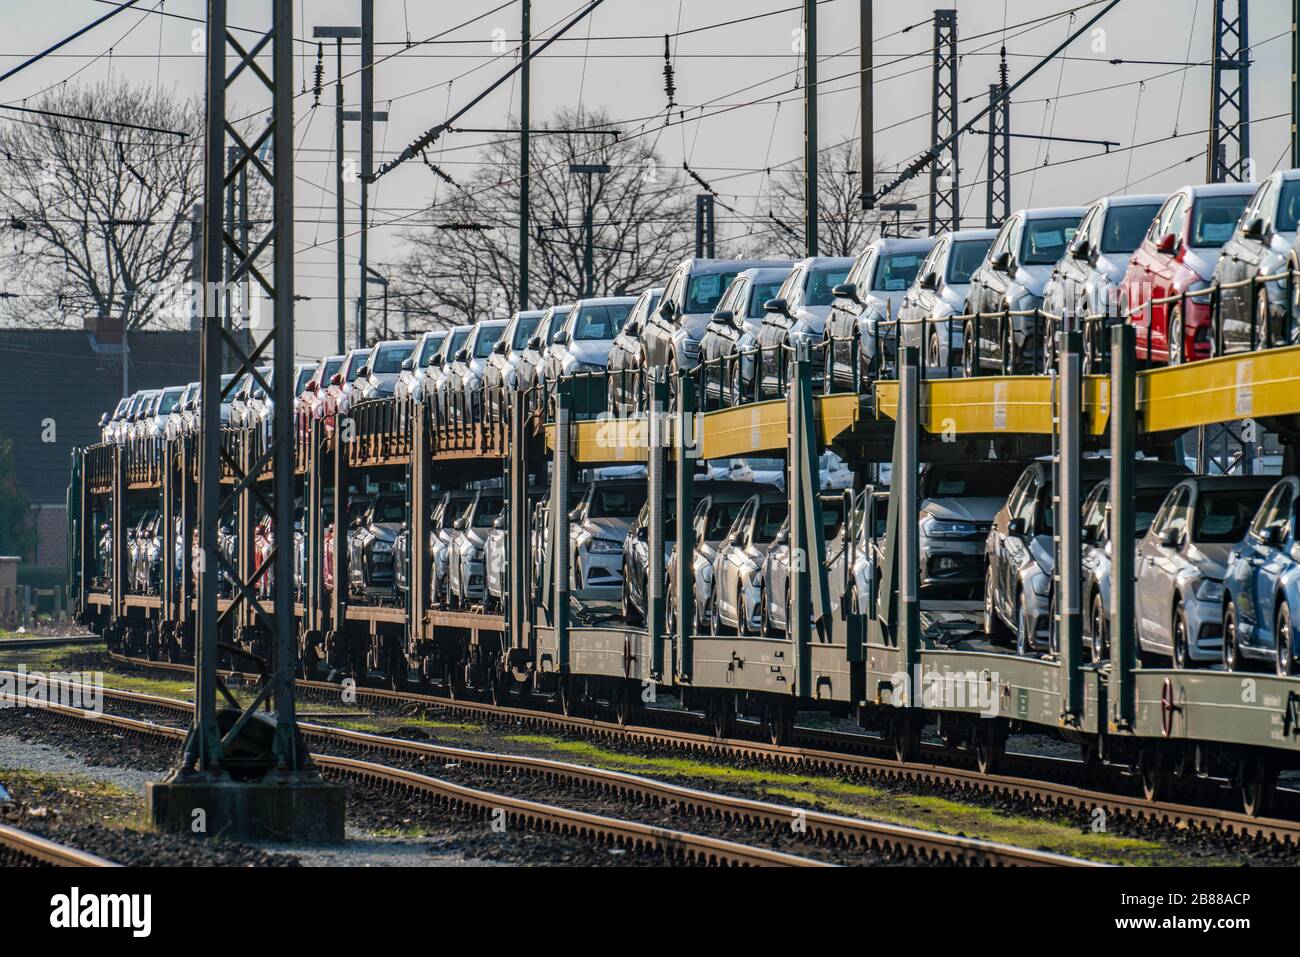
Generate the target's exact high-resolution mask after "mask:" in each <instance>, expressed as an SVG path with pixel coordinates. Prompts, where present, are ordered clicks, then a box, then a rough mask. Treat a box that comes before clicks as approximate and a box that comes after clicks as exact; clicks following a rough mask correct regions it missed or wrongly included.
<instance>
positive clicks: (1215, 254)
mask: <svg viewBox="0 0 1300 957" xmlns="http://www.w3.org/2000/svg"><path fill="white" fill-rule="evenodd" d="M1254 191H1255V187H1254V185H1253V184H1251V183H1211V184H1208V185H1203V186H1184V187H1183V188H1182V189H1180V190H1178V191H1177V192H1176V193H1173V194H1172V195H1170V197H1169V198H1168V199H1167V200H1165V203H1164V205H1163V206H1161V207H1160V212H1159V213H1157V214H1156V218H1155V219H1154V220H1153V221H1152V223H1151V226H1150V228H1148V230H1147V234H1146V237H1145V238H1144V239H1143V240H1142V244H1141V245H1140V246H1138V249H1137V252H1135V253H1134V254H1133V258H1132V259H1130V260H1129V265H1128V270H1127V272H1126V273H1125V274H1124V282H1123V285H1122V286H1121V288H1120V291H1119V312H1120V315H1121V316H1124V317H1127V321H1128V322H1129V324H1130V325H1132V326H1133V327H1134V329H1135V335H1136V338H1137V356H1138V358H1139V359H1143V360H1146V361H1147V362H1152V363H1161V364H1163V363H1168V364H1169V365H1178V364H1179V363H1182V362H1188V361H1191V360H1194V359H1205V358H1208V357H1209V356H1210V355H1212V354H1213V349H1214V331H1213V321H1212V317H1211V315H1210V312H1211V305H1210V297H1209V296H1208V295H1204V296H1187V297H1185V298H1177V297H1181V296H1182V295H1183V293H1193V292H1199V291H1202V290H1206V289H1208V288H1209V286H1210V282H1211V280H1212V279H1213V278H1214V269H1215V265H1216V264H1217V263H1218V261H1219V253H1220V251H1221V250H1222V249H1223V245H1224V243H1226V242H1227V241H1228V240H1229V239H1230V238H1231V237H1232V231H1233V228H1234V226H1235V225H1236V223H1237V220H1238V219H1240V217H1241V213H1242V210H1244V209H1245V208H1246V204H1247V203H1248V202H1249V201H1250V197H1251V194H1252V193H1253V192H1254ZM1171 297H1173V298H1171ZM1158 300H1169V301H1166V302H1162V301H1158Z"/></svg>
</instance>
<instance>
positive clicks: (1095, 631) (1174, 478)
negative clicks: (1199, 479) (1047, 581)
mask: <svg viewBox="0 0 1300 957" xmlns="http://www.w3.org/2000/svg"><path fill="white" fill-rule="evenodd" d="M1139 464H1140V465H1145V466H1146V467H1145V468H1139V469H1138V471H1137V475H1136V476H1135V477H1134V480H1133V502H1132V507H1133V540H1134V541H1138V542H1140V541H1142V539H1143V537H1144V536H1145V535H1146V534H1147V532H1148V531H1149V530H1150V528H1151V523H1152V522H1154V521H1155V518H1156V514H1157V513H1158V512H1159V511H1160V506H1161V503H1163V502H1164V501H1165V498H1166V496H1168V494H1169V491H1170V489H1172V488H1173V487H1174V486H1175V485H1176V484H1177V483H1178V482H1179V481H1180V480H1181V479H1183V478H1184V477H1186V475H1187V469H1186V467H1184V466H1182V465H1177V464H1173V463H1165V462H1152V463H1150V464H1148V463H1146V462H1140V463H1139ZM1109 515H1110V479H1109V478H1104V479H1102V480H1101V481H1100V482H1098V483H1097V484H1096V485H1095V486H1094V487H1093V489H1092V491H1091V492H1089V493H1088V495H1087V496H1085V498H1084V500H1083V508H1082V510H1081V513H1080V531H1081V535H1082V548H1081V554H1080V563H1081V567H1082V573H1083V581H1082V584H1081V586H1080V587H1081V589H1082V591H1081V594H1082V595H1083V596H1084V601H1085V602H1086V604H1085V605H1084V608H1083V612H1084V616H1083V635H1084V640H1085V641H1086V643H1087V645H1088V648H1089V650H1090V652H1091V654H1092V660H1093V661H1102V660H1104V659H1105V658H1106V657H1107V655H1108V654H1109V647H1110V627H1109V625H1110V583H1111V566H1112V563H1113V561H1114V555H1113V553H1112V550H1111V536H1110V521H1109Z"/></svg>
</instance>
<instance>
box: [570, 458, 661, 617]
mask: <svg viewBox="0 0 1300 957" xmlns="http://www.w3.org/2000/svg"><path fill="white" fill-rule="evenodd" d="M647 493H648V489H647V488H646V483H645V480H644V479H598V480H597V481H594V482H592V483H591V484H590V485H589V486H588V487H587V492H586V494H585V495H584V496H583V497H582V499H581V501H579V502H578V505H577V507H576V508H574V509H573V510H572V511H571V512H570V513H569V550H570V554H569V574H570V594H571V595H572V596H573V597H574V598H577V599H579V600H582V601H593V600H603V601H617V600H618V599H619V598H620V597H622V593H623V543H624V541H626V539H627V530H628V527H629V526H630V525H631V524H632V522H633V520H634V519H635V518H636V516H637V513H638V512H640V511H641V506H642V505H644V504H645V501H646V495H647Z"/></svg>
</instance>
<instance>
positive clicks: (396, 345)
mask: <svg viewBox="0 0 1300 957" xmlns="http://www.w3.org/2000/svg"><path fill="white" fill-rule="evenodd" d="M417 341H418V340H416V339H385V340H383V341H382V342H376V343H375V349H376V351H378V350H380V349H382V350H384V351H385V352H387V351H388V350H390V349H401V348H404V347H406V346H414V345H415V344H416V342H417Z"/></svg>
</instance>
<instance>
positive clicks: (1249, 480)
mask: <svg viewBox="0 0 1300 957" xmlns="http://www.w3.org/2000/svg"><path fill="white" fill-rule="evenodd" d="M1278 480H1279V477H1278V476H1276V475H1189V476H1188V477H1187V478H1185V479H1183V480H1182V481H1181V482H1180V483H1179V484H1180V485H1192V486H1195V487H1196V489H1197V491H1200V492H1219V491H1233V490H1236V489H1241V490H1246V491H1250V490H1260V489H1263V490H1265V491H1267V490H1268V489H1270V488H1272V487H1273V486H1274V485H1276V484H1277V483H1278Z"/></svg>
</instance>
